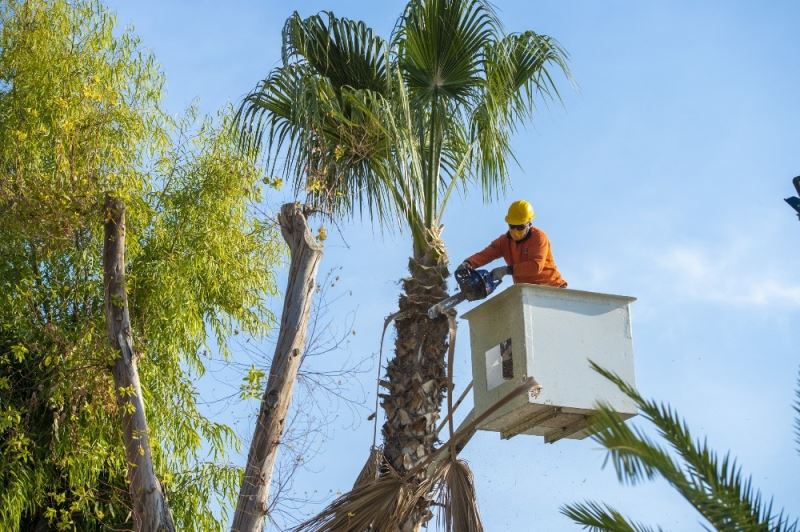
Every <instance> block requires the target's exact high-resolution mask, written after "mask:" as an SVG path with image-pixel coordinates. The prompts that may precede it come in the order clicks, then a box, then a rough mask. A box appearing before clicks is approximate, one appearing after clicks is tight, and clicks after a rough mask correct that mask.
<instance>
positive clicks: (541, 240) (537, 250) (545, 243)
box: [513, 231, 550, 276]
mask: <svg viewBox="0 0 800 532" xmlns="http://www.w3.org/2000/svg"><path fill="white" fill-rule="evenodd" d="M528 249H529V250H530V251H529V253H530V258H529V259H528V260H526V261H524V262H518V263H517V264H514V265H513V269H514V271H513V274H514V275H526V276H530V275H539V274H540V273H542V271H543V270H544V266H545V264H546V262H547V255H548V253H549V252H550V239H548V238H547V235H546V234H544V233H543V232H541V231H537V232H535V233H534V234H532V235H531V241H530V243H529V244H528Z"/></svg>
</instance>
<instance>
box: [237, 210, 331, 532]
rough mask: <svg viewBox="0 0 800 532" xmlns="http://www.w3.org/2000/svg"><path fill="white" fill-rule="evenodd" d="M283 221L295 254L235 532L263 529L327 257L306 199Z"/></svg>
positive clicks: (281, 217) (282, 215) (285, 212)
mask: <svg viewBox="0 0 800 532" xmlns="http://www.w3.org/2000/svg"><path fill="white" fill-rule="evenodd" d="M278 221H279V223H280V226H281V233H282V234H283V238H284V240H286V243H287V244H288V245H289V251H290V252H291V257H292V259H291V264H290V267H289V281H288V284H287V286H286V294H285V296H284V300H283V314H282V315H281V326H280V332H279V333H278V343H277V345H276V346H275V355H274V356H273V358H272V365H271V367H270V371H269V380H268V381H267V388H266V390H265V391H264V396H263V397H262V399H261V410H260V412H259V414H258V420H257V421H256V428H255V432H254V433H253V440H252V442H251V443H250V452H249V454H248V455H247V465H246V466H245V471H244V477H243V478H242V486H241V489H240V491H239V502H238V503H237V505H236V513H235V514H234V516H233V526H232V527H231V530H232V531H234V532H257V531H260V530H261V529H262V527H263V526H264V516H265V515H266V513H267V508H268V499H269V486H270V480H271V478H272V470H273V466H274V464H275V457H276V456H277V454H278V445H279V444H280V441H281V437H282V436H283V422H284V419H285V418H286V412H287V410H288V409H289V403H290V402H291V399H292V389H293V388H294V383H295V379H296V378H297V371H298V369H299V368H300V362H301V358H302V357H301V354H302V352H303V348H304V346H305V336H306V329H307V328H308V318H309V313H310V310H311V302H312V299H313V294H314V288H315V284H316V278H317V269H318V268H319V262H320V259H321V258H322V247H321V246H320V245H319V243H318V242H317V241H316V239H315V238H314V237H313V235H312V234H311V231H310V230H309V228H308V224H307V223H306V218H305V215H304V212H303V207H302V205H300V204H299V203H287V204H285V205H284V206H283V207H282V208H281V213H280V215H279V217H278Z"/></svg>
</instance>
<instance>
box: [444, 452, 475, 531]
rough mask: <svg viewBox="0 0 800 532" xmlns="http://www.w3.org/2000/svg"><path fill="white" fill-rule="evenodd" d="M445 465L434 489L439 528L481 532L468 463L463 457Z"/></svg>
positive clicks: (472, 479)
mask: <svg viewBox="0 0 800 532" xmlns="http://www.w3.org/2000/svg"><path fill="white" fill-rule="evenodd" d="M444 468H445V471H444V474H443V475H442V479H441V480H440V481H439V483H438V484H437V485H436V487H435V488H434V500H436V502H437V503H438V504H437V505H438V507H439V518H438V522H439V525H440V527H442V528H444V530H446V531H447V532H454V531H455V532H459V531H461V530H469V531H471V532H482V531H483V523H482V522H481V517H480V514H479V513H478V498H477V496H476V495H475V480H474V478H473V476H472V471H470V469H469V465H467V463H466V462H465V461H463V460H447V462H446V465H445V466H444Z"/></svg>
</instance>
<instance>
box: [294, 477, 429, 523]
mask: <svg viewBox="0 0 800 532" xmlns="http://www.w3.org/2000/svg"><path fill="white" fill-rule="evenodd" d="M428 488H429V486H428V485H427V484H425V485H419V486H414V485H413V484H411V483H410V482H408V480H407V479H404V478H402V477H400V476H399V475H398V474H397V473H395V472H394V471H391V470H390V471H389V472H388V473H386V474H384V476H382V477H380V478H379V479H377V480H375V481H373V482H368V483H365V484H362V485H361V486H359V487H357V488H355V489H353V490H352V491H350V492H348V493H345V494H344V495H342V496H341V497H339V498H338V499H336V500H335V501H333V502H332V503H331V504H330V505H329V506H328V507H327V508H325V509H324V510H323V511H322V512H321V513H319V514H318V515H317V516H315V517H313V518H312V519H310V520H308V521H306V522H305V523H302V524H300V525H299V526H297V528H295V529H293V530H295V531H301V530H302V531H305V532H334V531H342V530H353V531H364V530H387V531H390V530H397V529H398V524H399V523H400V522H401V520H402V519H403V518H404V517H405V516H406V515H407V514H408V512H409V511H410V510H411V508H413V507H414V505H415V504H416V502H417V500H418V499H419V498H420V496H421V495H424V493H422V494H421V493H420V492H422V491H423V490H424V491H427V490H428Z"/></svg>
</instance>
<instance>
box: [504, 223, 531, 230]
mask: <svg viewBox="0 0 800 532" xmlns="http://www.w3.org/2000/svg"><path fill="white" fill-rule="evenodd" d="M527 227H528V224H522V225H511V224H508V228H509V229H513V230H514V231H522V230H523V229H525V228H527Z"/></svg>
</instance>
